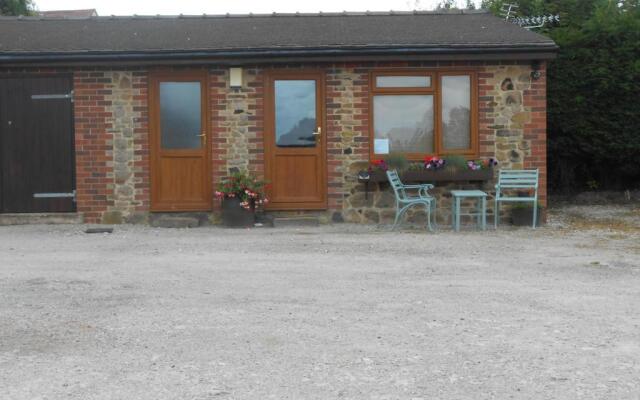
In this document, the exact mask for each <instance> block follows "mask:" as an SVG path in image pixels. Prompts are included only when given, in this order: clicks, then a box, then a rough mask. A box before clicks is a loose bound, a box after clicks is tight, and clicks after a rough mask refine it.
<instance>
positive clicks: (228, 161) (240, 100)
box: [209, 67, 264, 203]
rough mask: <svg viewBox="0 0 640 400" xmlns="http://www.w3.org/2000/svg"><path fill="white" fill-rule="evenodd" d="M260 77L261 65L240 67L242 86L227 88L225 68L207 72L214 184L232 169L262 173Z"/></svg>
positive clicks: (262, 144) (262, 94)
mask: <svg viewBox="0 0 640 400" xmlns="http://www.w3.org/2000/svg"><path fill="white" fill-rule="evenodd" d="M263 80H264V72H263V70H262V69H259V68H255V67H253V68H252V67H249V68H243V85H242V87H241V88H230V87H229V70H228V68H220V69H212V70H210V72H209V102H210V104H209V108H210V110H211V113H210V118H211V121H210V122H211V141H212V146H211V154H212V162H213V176H212V178H213V185H214V188H215V186H216V185H217V184H218V182H220V181H221V180H222V179H224V178H225V177H227V176H228V175H229V173H230V172H231V171H232V170H242V171H251V173H253V174H255V175H257V176H260V177H264V138H263V129H264V122H263V120H264V82H263ZM216 203H217V202H216Z"/></svg>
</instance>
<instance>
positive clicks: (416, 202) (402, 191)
mask: <svg viewBox="0 0 640 400" xmlns="http://www.w3.org/2000/svg"><path fill="white" fill-rule="evenodd" d="M387 178H388V179H389V183H390V184H391V187H392V188H393V193H394V194H395V196H396V219H395V221H394V222H393V228H392V229H395V228H396V226H397V225H398V222H399V221H400V219H401V218H402V216H403V215H404V213H406V212H407V210H409V209H410V208H411V207H414V206H421V205H422V206H424V208H425V210H426V212H427V228H428V229H429V231H431V232H433V227H432V225H431V218H434V222H433V224H434V225H435V216H436V199H435V198H434V197H433V196H431V195H430V194H429V193H428V192H427V191H428V190H429V189H433V185H431V184H422V185H405V184H403V183H402V181H400V177H399V176H398V172H397V171H387ZM407 190H411V191H416V192H417V195H409V194H407Z"/></svg>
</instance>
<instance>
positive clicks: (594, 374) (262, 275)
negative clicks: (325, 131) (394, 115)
mask: <svg viewBox="0 0 640 400" xmlns="http://www.w3.org/2000/svg"><path fill="white" fill-rule="evenodd" d="M636 222H638V225H636ZM85 228H86V227H84V226H21V227H0V398H1V399H3V400H4V399H82V400H91V399H127V400H128V399H154V400H157V399H194V400H205V399H206V400H215V399H261V400H262V399H339V398H342V399H430V400H431V399H474V400H478V399H615V400H620V399H633V400H638V399H640V213H639V212H638V210H634V209H633V208H630V207H621V208H586V207H582V208H581V207H573V208H571V207H569V208H565V209H562V210H556V211H554V212H552V213H551V217H550V223H549V225H548V226H547V227H545V228H542V229H537V230H535V231H532V230H530V229H519V230H509V229H504V230H500V231H497V232H496V231H488V232H486V233H482V232H472V231H467V232H461V233H458V234H455V233H452V232H448V231H441V232H438V233H437V234H426V233H423V232H420V231H405V232H395V233H390V232H388V231H387V230H386V229H384V228H378V227H365V226H352V225H334V226H324V227H320V228H304V229H252V230H225V229H221V228H198V229H192V230H168V229H154V228H149V227H137V226H117V227H116V228H115V232H114V233H113V234H110V235H109V234H97V235H96V234H94V235H87V234H84V233H83V230H84V229H85Z"/></svg>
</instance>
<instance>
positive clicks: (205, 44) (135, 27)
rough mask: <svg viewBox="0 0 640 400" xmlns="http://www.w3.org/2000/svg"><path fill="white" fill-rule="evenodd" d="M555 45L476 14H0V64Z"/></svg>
mask: <svg viewBox="0 0 640 400" xmlns="http://www.w3.org/2000/svg"><path fill="white" fill-rule="evenodd" d="M556 48H557V47H556V45H555V44H554V42H553V41H552V40H551V39H549V38H547V37H545V36H542V35H539V34H537V33H534V32H531V31H528V30H526V29H523V28H521V27H519V26H517V25H515V24H512V23H509V22H507V21H505V20H503V19H501V18H497V17H495V16H493V15H491V14H489V13H486V12H478V11H464V12H463V11H456V12H389V13H370V12H367V13H330V14H323V13H320V14H267V15H251V14H249V15H216V16H211V15H202V16H172V17H167V16H155V17H143V16H131V17H89V18H68V17H66V18H42V17H3V18H0V63H1V62H8V61H11V60H13V61H16V60H27V61H28V60H32V61H37V60H43V59H49V60H63V59H66V60H76V61H83V60H84V61H89V60H105V59H114V58H115V59H119V60H125V59H127V60H133V59H138V60H140V59H145V58H155V59H158V58H170V57H172V58H174V57H175V58H180V57H182V58H191V59H193V58H200V57H202V58H207V57H209V58H210V57H220V58H225V57H226V58H234V57H254V58H255V57H258V58H260V57H272V58H273V57H280V56H282V57H291V56H311V55H316V56H318V55H323V56H334V57H335V56H355V55H373V56H376V55H378V56H379V55H383V54H386V55H393V56H395V57H398V56H399V55H412V54H413V55H416V54H440V55H442V54H450V55H453V54H457V55H460V54H472V53H476V54H477V53H484V54H486V53H492V52H495V53H515V52H519V53H531V52H534V53H535V52H537V53H547V54H548V53H553V52H555V50H556ZM538 57H540V58H544V56H543V55H539V56H538Z"/></svg>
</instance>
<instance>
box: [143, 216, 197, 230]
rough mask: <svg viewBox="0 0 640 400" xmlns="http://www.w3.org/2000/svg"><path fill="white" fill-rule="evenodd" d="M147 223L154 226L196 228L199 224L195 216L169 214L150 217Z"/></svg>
mask: <svg viewBox="0 0 640 400" xmlns="http://www.w3.org/2000/svg"><path fill="white" fill-rule="evenodd" d="M149 223H150V225H151V226H153V227H155V228H197V227H199V226H200V220H199V219H198V218H196V217H185V216H169V215H163V216H161V217H158V218H151V219H150V221H149Z"/></svg>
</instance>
